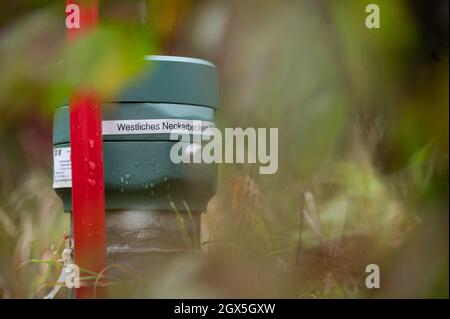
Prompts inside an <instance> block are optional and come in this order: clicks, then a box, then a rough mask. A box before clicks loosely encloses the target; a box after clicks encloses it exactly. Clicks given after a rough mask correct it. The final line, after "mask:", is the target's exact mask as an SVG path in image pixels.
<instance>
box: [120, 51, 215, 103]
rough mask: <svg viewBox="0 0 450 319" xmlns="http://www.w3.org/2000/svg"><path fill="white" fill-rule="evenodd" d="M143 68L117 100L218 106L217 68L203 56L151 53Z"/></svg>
mask: <svg viewBox="0 0 450 319" xmlns="http://www.w3.org/2000/svg"><path fill="white" fill-rule="evenodd" d="M145 60H146V61H148V64H147V65H146V66H145V69H144V71H143V72H142V74H141V75H140V76H138V77H137V78H136V79H135V80H134V81H132V83H130V85H129V86H128V87H127V88H126V89H125V90H124V91H123V92H122V94H120V95H119V96H118V98H117V100H116V101H114V102H151V103H177V104H178V103H179V104H193V105H201V106H207V107H212V108H217V106H218V104H219V90H218V87H219V84H218V75H217V68H216V67H215V65H214V64H212V63H211V62H208V61H206V60H201V59H195V58H188V57H176V56H162V55H149V56H146V57H145Z"/></svg>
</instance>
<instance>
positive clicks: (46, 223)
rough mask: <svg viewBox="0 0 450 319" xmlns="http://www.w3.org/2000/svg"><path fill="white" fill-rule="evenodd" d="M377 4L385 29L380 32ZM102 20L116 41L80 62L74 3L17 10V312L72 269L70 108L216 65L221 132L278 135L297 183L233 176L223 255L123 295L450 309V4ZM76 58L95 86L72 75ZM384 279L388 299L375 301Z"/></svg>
mask: <svg viewBox="0 0 450 319" xmlns="http://www.w3.org/2000/svg"><path fill="white" fill-rule="evenodd" d="M369 3H376V4H378V5H379V6H380V9H381V28H380V29H367V28H366V27H365V24H364V21H365V18H366V16H367V14H366V13H365V7H366V5H367V4H369ZM100 12H101V21H102V27H101V28H100V30H99V31H98V32H96V33H95V34H93V35H92V36H90V37H89V38H86V39H84V40H82V41H81V42H80V43H77V44H75V45H73V46H71V47H68V46H67V45H66V39H65V28H64V19H65V15H64V1H38V0H21V1H7V2H2V4H1V9H0V298H39V297H42V296H43V295H45V294H46V293H48V291H49V290H50V289H51V287H52V285H53V284H54V283H55V281H56V279H57V276H58V274H59V272H60V270H61V265H60V264H59V263H58V262H57V260H58V259H59V258H60V253H61V250H62V248H63V238H64V234H67V233H68V232H69V217H68V215H66V214H64V213H63V211H62V203H61V202H60V200H59V199H58V198H57V197H56V195H55V194H54V193H53V190H52V182H51V173H52V157H51V155H52V146H51V145H52V142H51V135H52V113H53V110H54V107H55V105H56V104H57V101H58V99H59V98H61V97H62V96H64V95H66V94H67V92H68V90H69V88H70V87H71V86H72V85H74V84H76V83H77V81H79V80H82V79H83V78H82V76H81V75H77V74H83V73H84V72H90V73H89V75H90V76H89V78H91V79H93V81H92V82H93V85H94V86H95V85H96V86H97V89H98V90H99V91H100V92H101V93H102V95H104V96H110V95H114V92H117V90H118V89H119V88H121V87H122V86H123V85H124V84H126V83H127V81H129V80H130V78H132V77H133V76H134V75H135V74H136V73H137V72H138V71H139V68H140V63H139V62H137V61H140V59H139V57H141V56H142V55H144V54H168V55H181V56H191V57H198V58H204V59H208V60H210V61H212V62H214V63H215V64H216V65H217V66H218V69H219V73H220V81H221V87H220V91H221V105H220V110H219V112H218V123H219V126H220V127H244V128H245V127H278V128H279V170H278V173H277V174H275V175H259V174H258V170H257V167H255V166H253V165H229V164H227V165H225V164H224V165H221V166H220V169H219V183H218V192H217V195H216V196H215V197H214V198H213V199H212V200H211V202H210V203H209V206H208V213H207V214H206V215H205V216H204V226H205V229H207V236H206V240H205V241H204V242H203V245H202V246H203V249H204V250H207V251H208V254H207V255H199V254H197V253H194V254H192V255H191V256H186V257H180V258H179V259H176V260H175V261H174V262H173V263H172V264H171V265H170V266H169V267H166V268H165V269H161V271H160V272H158V274H155V275H154V276H152V277H150V278H145V280H142V279H139V280H137V281H136V280H134V281H133V280H130V281H127V282H124V283H118V284H117V285H116V286H115V287H113V288H114V289H112V292H111V294H112V296H116V297H135V296H139V297H149V298H150V297H275V298H277V297H287V298H330V297H332V298H411V297H416V298H417V297H418V298H432V297H438V298H448V282H449V279H448V272H449V265H448V260H449V256H448V252H449V247H448V242H449V234H448V230H449V224H448V211H449V205H448V177H449V175H448V174H449V172H448V153H449V150H448V142H449V141H448V133H449V131H448V130H449V126H448V124H449V123H448V116H449V114H448V108H449V95H448V70H449V69H448V30H449V25H448V13H449V8H448V1H446V0H434V1H419V0H417V1H400V0H389V1H381V0H377V1H360V0H351V1H335V0H317V1H312V0H304V1H301V0H298V1H294V0H280V1H278V0H277V1H275V0H246V1H240V0H204V1H200V0H199V1H193V0H164V1H162V0H161V1H158V0H147V1H130V0H128V1H124V0H117V1H112V0H111V1H102V2H101V9H100ZM64 59H73V61H74V63H75V65H76V66H77V68H76V69H77V70H79V71H80V72H78V73H77V74H72V76H71V77H70V78H69V77H67V76H64V74H61V72H60V71H59V69H58V63H59V62H60V61H62V60H64ZM100 61H101V62H100ZM55 79H57V80H55ZM370 263H376V264H378V265H379V266H380V269H381V288H380V289H373V290H369V289H367V288H365V286H364V280H365V276H366V273H365V271H364V270H365V267H366V265H367V264H370ZM131 279H132V278H131Z"/></svg>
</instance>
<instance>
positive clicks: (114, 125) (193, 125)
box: [102, 119, 214, 135]
mask: <svg viewBox="0 0 450 319" xmlns="http://www.w3.org/2000/svg"><path fill="white" fill-rule="evenodd" d="M212 127H214V123H213V122H209V121H200V120H179V119H152V120H123V121H103V123H102V129H103V135H122V134H170V133H178V132H179V133H188V134H200V133H202V132H203V131H205V130H206V129H209V128H212Z"/></svg>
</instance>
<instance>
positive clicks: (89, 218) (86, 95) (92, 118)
mask: <svg viewBox="0 0 450 319" xmlns="http://www.w3.org/2000/svg"><path fill="white" fill-rule="evenodd" d="M66 5H67V6H69V5H77V6H78V8H79V13H80V20H79V21H80V24H79V28H67V39H68V41H69V42H70V41H73V40H74V39H76V38H77V37H79V36H80V35H82V34H83V33H85V32H88V31H89V30H92V29H93V28H95V27H96V26H97V24H98V1H97V0H95V1H94V0H92V1H91V0H78V1H75V0H72V1H70V0H69V1H67V2H66ZM68 8H69V7H68ZM66 13H67V16H69V15H70V14H71V13H73V11H72V12H70V11H69V12H67V10H66ZM70 140H71V161H72V216H73V217H72V218H73V220H72V222H73V237H74V246H75V248H74V255H75V263H76V264H77V265H78V266H79V267H80V268H81V269H82V270H81V277H83V269H87V270H90V271H93V272H96V273H100V272H102V271H103V270H104V269H105V267H106V234H105V190H104V175H103V174H104V173H103V143H102V111H101V101H100V100H99V98H98V96H97V95H96V93H95V92H92V91H90V90H89V88H84V87H80V88H76V89H75V91H74V92H72V96H71V98H70ZM84 275H86V274H84ZM89 276H92V275H89ZM81 280H82V282H81V283H82V286H81V288H78V289H77V290H76V297H77V298H93V297H94V296H97V297H105V296H106V295H105V291H106V289H104V288H101V287H97V288H96V289H95V291H94V286H93V283H94V281H91V285H90V286H83V278H81ZM101 282H104V280H103V278H101Z"/></svg>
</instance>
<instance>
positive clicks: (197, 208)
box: [53, 56, 219, 212]
mask: <svg viewBox="0 0 450 319" xmlns="http://www.w3.org/2000/svg"><path fill="white" fill-rule="evenodd" d="M145 60H146V61H147V62H148V63H147V65H146V68H145V70H144V71H143V72H142V74H140V76H138V77H137V78H136V79H135V80H134V81H132V83H131V84H130V85H129V86H128V87H127V88H126V89H125V90H124V91H123V92H122V94H120V95H119V96H118V98H117V100H116V101H111V102H107V103H104V104H103V158H104V175H105V197H106V210H107V211H110V210H158V211H162V210H173V208H174V207H173V206H175V207H176V209H178V210H179V211H185V210H188V209H189V210H191V211H193V212H204V211H206V205H207V203H208V201H209V199H210V198H211V197H212V196H213V195H214V193H215V187H216V175H217V167H216V165H215V164H187V163H186V164H185V163H180V164H175V163H173V162H172V161H171V159H170V150H171V147H172V146H173V145H174V143H177V141H176V140H171V139H170V134H169V133H168V132H167V131H165V130H164V129H163V127H161V125H162V126H164V124H176V123H177V121H181V122H183V121H184V123H187V122H189V121H197V120H198V121H202V123H203V122H205V123H210V122H214V117H215V111H216V109H217V106H218V104H219V94H218V75H217V69H216V67H215V66H214V65H213V64H211V63H210V62H208V61H205V60H200V59H194V58H185V57H171V56H148V57H146V58H145ZM158 123H159V124H160V125H159V127H156V126H152V125H157V124H158ZM105 128H106V129H105ZM53 147H54V154H55V155H54V156H57V155H59V156H61V150H63V151H64V150H66V151H68V150H70V121H69V107H68V106H67V105H62V106H61V107H59V108H58V109H57V110H56V112H55V117H54V128H53ZM68 152H70V151H68ZM57 160H58V159H57V158H56V157H55V162H54V164H55V169H54V188H55V191H56V193H57V194H58V195H59V196H60V197H61V198H62V200H63V202H64V209H65V211H67V212H70V211H71V210H72V203H71V188H70V185H71V184H70V181H68V180H67V178H68V176H70V174H69V175H68V176H66V178H64V169H66V170H67V163H66V164H65V166H64V163H63V162H61V163H59V162H58V167H56V165H57ZM57 170H61V171H57ZM58 174H59V175H58ZM61 174H62V175H61ZM66 175H67V171H66ZM61 176H63V177H61ZM60 181H62V182H60Z"/></svg>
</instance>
